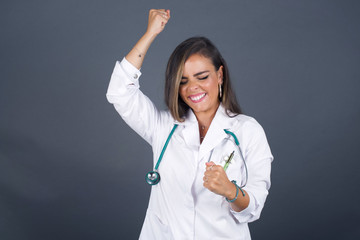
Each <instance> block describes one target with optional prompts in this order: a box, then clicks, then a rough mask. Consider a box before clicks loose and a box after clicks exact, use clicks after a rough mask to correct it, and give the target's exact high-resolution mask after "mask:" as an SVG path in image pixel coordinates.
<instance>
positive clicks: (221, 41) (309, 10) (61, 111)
mask: <svg viewBox="0 0 360 240" xmlns="http://www.w3.org/2000/svg"><path fill="white" fill-rule="evenodd" d="M359 7H360V4H359V1H350V0H349V1H344V0H338V1H335V0H305V1H298V0H283V1H281V0H273V1H269V0H261V1H254V0H252V1H250V0H246V1H245V0H223V1H219V0H198V1H193V0H183V1H176V2H175V1H165V0H164V1H160V0H158V1H148V0H141V1H119V0H118V1H84V0H82V1H80V0H79V1H67V0H63V1H1V3H0V32H1V38H0V48H1V53H0V54H1V55H0V76H1V80H0V239H4V240H10V239H11V240H18V239H19V240H25V239H31V240H32V239H54V240H56V239H89V240H92V239H104V240H110V239H136V238H137V237H138V234H139V232H140V229H141V226H142V222H143V219H144V216H145V211H146V208H147V202H148V197H149V192H150V188H149V186H147V184H146V183H145V181H144V174H145V173H146V172H147V171H148V170H149V169H151V168H152V166H151V163H152V161H151V157H152V154H151V149H150V146H148V145H147V143H146V142H145V141H143V140H142V139H141V138H140V137H139V136H137V135H136V133H134V132H133V131H132V130H131V129H129V128H128V127H127V126H126V125H125V124H124V122H123V121H122V119H121V118H120V117H119V116H118V114H117V113H116V112H115V110H114V109H113V106H112V105H110V104H108V103H107V101H106V98H105V92H106V89H107V85H108V81H109V79H110V75H111V72H112V69H113V66H114V64H115V61H116V60H120V59H122V57H123V56H125V55H126V53H127V52H128V51H129V50H130V48H131V47H132V46H133V45H134V44H135V42H136V41H137V40H138V38H140V37H141V35H142V34H143V33H144V31H145V29H146V24H147V14H148V10H149V9H150V8H167V9H171V11H172V18H171V20H170V22H169V23H168V25H167V27H166V30H165V31H164V32H163V33H162V34H161V35H160V36H159V37H158V38H157V39H156V41H155V42H154V44H153V45H152V46H151V49H150V51H149V52H148V55H147V56H146V60H145V63H144V66H143V68H142V72H143V76H142V79H141V86H142V90H143V91H144V92H145V93H146V94H147V95H148V96H149V97H150V98H151V99H152V100H153V101H154V102H155V104H156V105H157V106H158V107H159V108H161V109H164V108H165V105H164V103H163V94H162V93H163V85H164V72H165V66H166V62H167V59H168V57H169V55H170V54H171V52H172V50H173V49H174V48H175V46H176V45H177V44H179V43H180V42H181V41H183V40H184V39H186V38H188V37H190V36H194V35H204V36H207V37H209V38H210V39H211V40H212V41H213V42H214V43H215V44H216V45H217V46H218V48H219V49H220V51H221V52H222V54H223V56H224V58H225V59H226V60H227V62H228V64H229V67H230V71H231V76H232V79H233V82H234V88H235V91H236V93H237V96H238V99H239V102H240V104H241V106H242V107H243V109H244V111H245V113H246V114H247V115H250V116H253V117H255V118H256V119H257V120H258V121H259V122H260V123H261V124H262V126H263V127H264V129H265V131H266V133H267V136H268V140H269V143H270V146H271V148H272V152H273V154H274V157H275V160H274V162H273V169H272V188H271V190H270V195H269V197H268V200H267V203H266V205H265V208H264V210H263V213H262V216H261V218H260V220H258V221H256V222H254V223H251V224H250V228H251V232H252V237H253V239H359V237H360V230H359V227H358V225H359V217H360V207H359V202H360V194H359V182H360V176H359V168H360V159H359V156H360V146H359V139H360V127H359V123H360V105H359V103H360V101H359V91H360V79H359V78H360V70H359V69H360V68H359V66H360V51H359V50H360V44H359V43H360V32H359V21H360V10H359Z"/></svg>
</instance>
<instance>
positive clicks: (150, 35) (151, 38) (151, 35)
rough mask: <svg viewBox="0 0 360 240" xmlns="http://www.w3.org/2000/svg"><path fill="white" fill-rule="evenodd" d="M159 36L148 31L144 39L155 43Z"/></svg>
mask: <svg viewBox="0 0 360 240" xmlns="http://www.w3.org/2000/svg"><path fill="white" fill-rule="evenodd" d="M157 35H159V34H158V33H156V32H151V31H149V30H147V31H146V32H145V34H144V38H146V39H148V40H151V41H153V40H154V39H155V38H156V37H157Z"/></svg>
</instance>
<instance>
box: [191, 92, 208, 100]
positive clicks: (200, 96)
mask: <svg viewBox="0 0 360 240" xmlns="http://www.w3.org/2000/svg"><path fill="white" fill-rule="evenodd" d="M203 97H205V93H203V94H201V95H199V96H196V97H190V99H191V100H192V101H199V100H200V99H202V98H203Z"/></svg>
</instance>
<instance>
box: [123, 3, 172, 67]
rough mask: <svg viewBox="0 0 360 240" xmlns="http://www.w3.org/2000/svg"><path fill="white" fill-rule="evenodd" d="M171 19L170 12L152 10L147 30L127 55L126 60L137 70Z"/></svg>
mask: <svg viewBox="0 0 360 240" xmlns="http://www.w3.org/2000/svg"><path fill="white" fill-rule="evenodd" d="M169 19H170V10H165V9H151V10H150V11H149V21H148V27H147V30H146V32H145V34H144V35H143V36H142V37H141V38H140V40H139V41H138V42H137V43H136V44H135V46H134V47H133V49H131V51H130V52H129V53H128V55H126V57H125V58H126V60H128V61H129V62H130V63H131V64H132V65H134V66H135V67H136V68H137V69H140V68H141V66H142V63H143V61H144V57H145V55H146V53H147V51H148V49H149V47H150V45H151V43H152V42H153V41H154V39H155V38H156V36H157V35H158V34H159V33H161V32H162V31H163V30H164V28H165V25H166V23H167V22H168V21H169Z"/></svg>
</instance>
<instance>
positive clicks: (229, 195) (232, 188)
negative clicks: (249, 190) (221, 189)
mask: <svg viewBox="0 0 360 240" xmlns="http://www.w3.org/2000/svg"><path fill="white" fill-rule="evenodd" d="M236 191H237V187H236V186H235V184H233V183H232V182H229V188H228V191H227V192H226V193H225V194H224V197H225V198H227V199H234V198H235V196H236Z"/></svg>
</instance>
